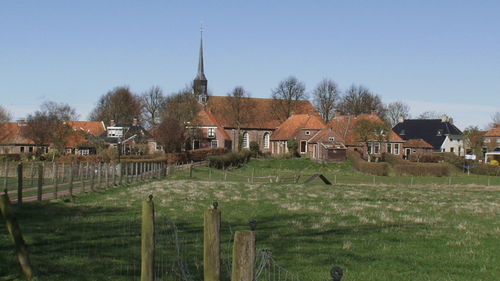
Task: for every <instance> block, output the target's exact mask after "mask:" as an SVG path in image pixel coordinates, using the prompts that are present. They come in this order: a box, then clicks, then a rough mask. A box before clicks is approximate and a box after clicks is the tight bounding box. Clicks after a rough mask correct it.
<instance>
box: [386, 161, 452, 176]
mask: <svg viewBox="0 0 500 281" xmlns="http://www.w3.org/2000/svg"><path fill="white" fill-rule="evenodd" d="M450 168H451V167H450V165H449V164H435V163H406V164H399V165H395V166H394V171H395V172H396V174H397V175H399V176H402V175H407V176H417V177H421V176H433V177H446V176H449V175H450V171H451V169H450Z"/></svg>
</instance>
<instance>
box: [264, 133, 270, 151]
mask: <svg viewBox="0 0 500 281" xmlns="http://www.w3.org/2000/svg"><path fill="white" fill-rule="evenodd" d="M264 148H269V133H265V134H264Z"/></svg>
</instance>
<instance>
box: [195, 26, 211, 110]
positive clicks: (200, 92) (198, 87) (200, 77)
mask: <svg viewBox="0 0 500 281" xmlns="http://www.w3.org/2000/svg"><path fill="white" fill-rule="evenodd" d="M207 85H208V81H207V77H206V76H205V66H204V64H203V27H201V28H200V57H199V60H198V73H197V74H196V77H195V78H194V81H193V90H194V93H195V94H196V95H197V96H198V102H199V103H201V104H206V103H207V101H208V92H207Z"/></svg>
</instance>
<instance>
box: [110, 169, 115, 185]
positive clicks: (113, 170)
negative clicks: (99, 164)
mask: <svg viewBox="0 0 500 281" xmlns="http://www.w3.org/2000/svg"><path fill="white" fill-rule="evenodd" d="M111 178H113V181H112V182H113V186H115V185H116V165H114V164H113V165H111Z"/></svg>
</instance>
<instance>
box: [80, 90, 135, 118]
mask: <svg viewBox="0 0 500 281" xmlns="http://www.w3.org/2000/svg"><path fill="white" fill-rule="evenodd" d="M140 113H141V99H140V97H138V96H136V95H135V94H133V93H132V92H131V91H130V89H129V88H128V87H117V88H115V89H113V90H112V91H109V92H108V93H106V94H105V95H103V96H101V98H100V99H99V101H98V102H97V105H96V107H95V108H94V110H93V111H92V112H91V113H90V116H89V118H90V120H92V121H104V123H106V124H109V123H110V122H111V120H114V121H115V122H122V123H132V121H133V120H134V118H136V117H138V116H139V115H140Z"/></svg>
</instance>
